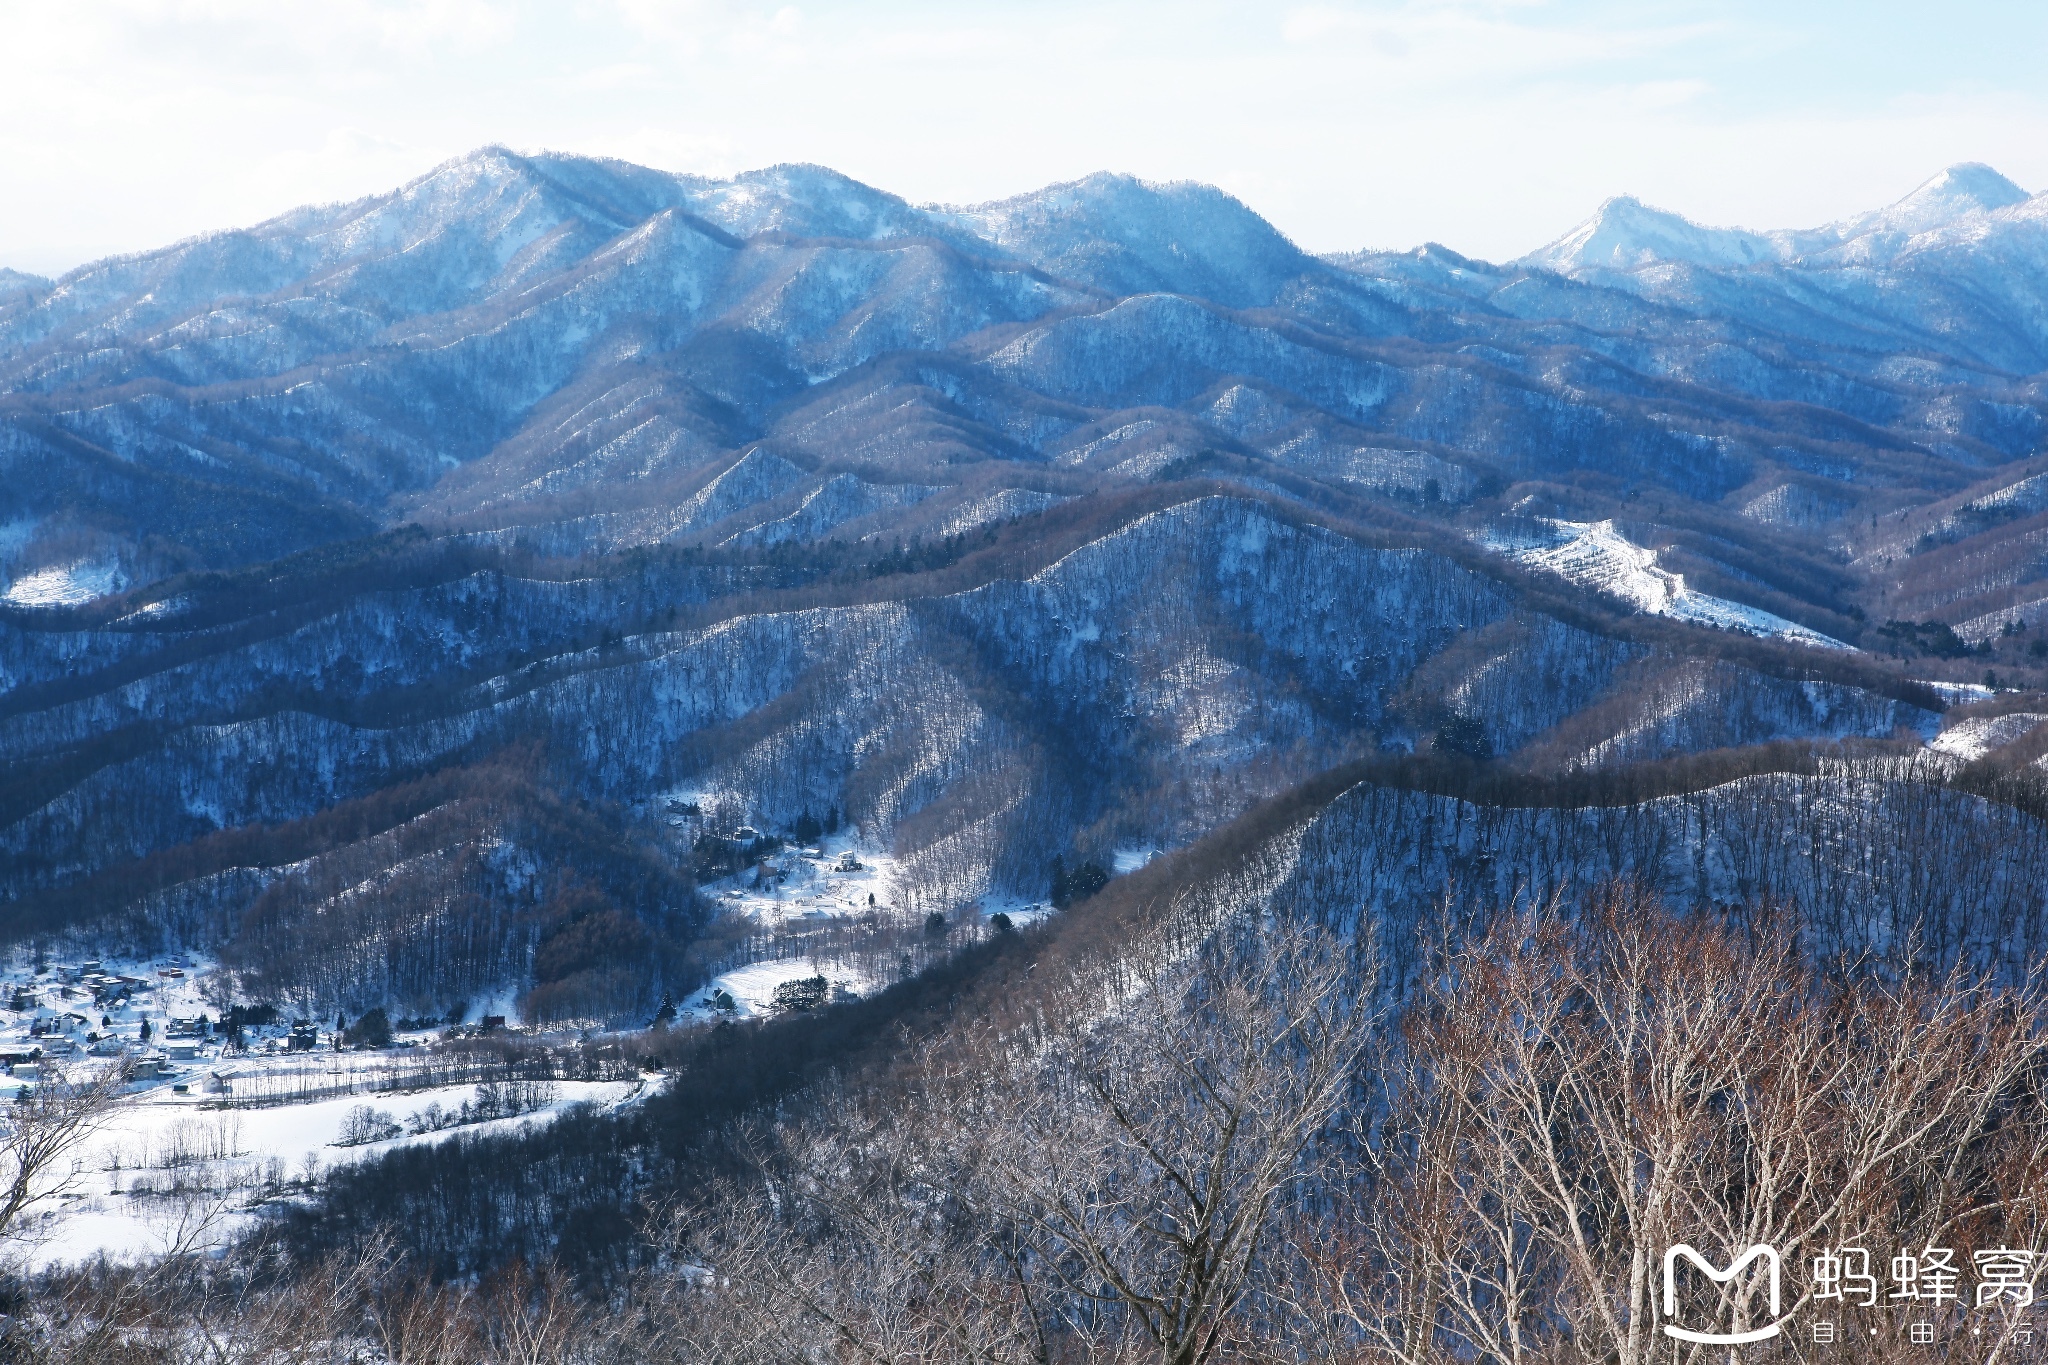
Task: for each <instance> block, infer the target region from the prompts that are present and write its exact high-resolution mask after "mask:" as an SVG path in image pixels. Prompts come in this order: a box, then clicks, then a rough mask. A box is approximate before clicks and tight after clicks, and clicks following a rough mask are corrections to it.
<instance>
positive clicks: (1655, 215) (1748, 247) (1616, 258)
mask: <svg viewBox="0 0 2048 1365" xmlns="http://www.w3.org/2000/svg"><path fill="white" fill-rule="evenodd" d="M1784 256H1785V248H1784V246H1783V244H1782V243H1781V242H1778V241H1775V240H1773V239H1772V238H1771V237H1769V236H1767V235H1765V234H1763V233H1760V232H1746V231H1744V230H1742V229H1741V228H1714V227H1703V226H1701V225H1700V224H1698V223H1695V222H1693V221H1691V220H1690V219H1687V218H1681V217H1680V216H1679V215H1677V214H1675V213H1671V212H1668V211H1666V210H1664V209H1658V208H1651V207H1650V206H1649V205H1648V204H1645V203H1643V202H1642V201H1641V200H1640V199H1637V198H1635V197H1634V196H1633V195H1626V194H1624V195H1621V196H1619V197H1617V198H1614V199H1610V200H1608V201H1607V202H1606V203H1604V204H1602V205H1601V206H1600V208H1599V209H1598V211H1596V212H1595V213H1594V214H1593V216H1592V217H1591V218H1588V219H1587V220H1586V221H1585V222H1583V223H1581V224H1579V225H1578V226H1577V227H1575V228H1573V229H1572V230H1571V231H1570V232H1567V233H1566V234H1565V235H1564V236H1562V237H1560V238H1558V239H1557V240H1556V241H1554V242H1552V243H1550V244H1549V245H1548V246H1543V247H1539V248H1537V249H1536V250H1535V251H1532V252H1530V253H1529V254H1528V255H1527V256H1524V257H1523V258H1522V259H1521V261H1520V264H1523V265H1533V266H1540V267H1542V268H1543V269H1545V270H1555V271H1557V272H1559V273H1560V274H1567V275H1569V274H1573V273H1576V272H1578V271H1582V270H1624V271H1625V270H1636V269H1639V268H1641V267H1643V266H1646V265H1653V264H1656V263H1658V262H1660V261H1689V262H1691V263H1693V264H1695V265H1708V266H1745V265H1756V264H1757V263H1759V262H1762V261H1777V260H1782V259H1784Z"/></svg>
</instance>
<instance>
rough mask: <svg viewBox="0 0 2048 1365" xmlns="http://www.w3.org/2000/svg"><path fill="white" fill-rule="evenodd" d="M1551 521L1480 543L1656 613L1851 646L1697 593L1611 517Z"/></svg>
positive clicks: (1768, 614)
mask: <svg viewBox="0 0 2048 1365" xmlns="http://www.w3.org/2000/svg"><path fill="white" fill-rule="evenodd" d="M1546 525H1548V526H1549V527H1550V528H1551V530H1552V531H1553V532H1554V533H1555V534H1554V536H1553V537H1552V538H1550V539H1548V540H1546V541H1543V542H1541V543H1535V544H1532V543H1529V542H1527V541H1522V540H1515V539H1511V538H1508V537H1503V536H1487V537H1482V539H1481V543H1482V544H1484V545H1486V547H1487V548H1488V549H1491V550H1493V551H1495V552H1496V553H1498V554H1503V555H1506V556H1507V557H1508V558H1509V559H1512V560H1514V561H1515V562H1516V563H1518V564H1524V565H1527V566H1528V567H1530V568H1532V569H1541V570H1543V571H1545V572H1547V573H1554V574H1556V575H1557V576H1558V577H1560V578H1562V579H1565V580H1566V581H1567V582H1570V583H1573V584H1576V585H1578V586H1579V587H1582V588H1592V589H1594V590H1596V591H1599V592H1604V593H1606V594H1607V595H1609V596H1610V597H1617V598H1620V599H1621V600H1622V601H1624V602H1626V603H1628V604H1629V605H1630V606H1632V607H1634V608H1635V609H1636V610H1637V611H1640V612H1644V613H1646V614H1648V615H1651V616H1668V617H1671V618H1672V619H1673V620H1677V621H1690V622H1693V623H1694V624H1696V625H1705V626H1718V627H1720V628H1721V629H1723V630H1737V631H1741V632H1743V633H1744V634H1747V635H1761V636H1767V637H1775V638H1777V639H1781V640H1793V641H1796V642H1798V643H1800V644H1806V645H1813V646H1815V647H1817V648H1821V649H1849V648H1851V646H1849V645H1846V644H1843V643H1842V642H1841V641H1840V640H1837V639H1835V638H1833V637H1832V636H1828V635H1823V634H1821V633H1820V632H1819V631H1817V630H1809V629H1807V628H1806V627H1805V626H1802V625H1799V624H1798V623H1796V622H1793V621H1788V620H1786V619H1785V618H1784V617H1782V616H1778V615H1775V614H1773V613H1771V612H1768V611H1765V610H1763V609H1762V608H1761V607H1750V606H1745V605H1743V604H1742V603H1740V602H1731V601H1729V600H1728V599H1727V598H1725V597H1714V596H1712V595H1710V594H1708V593H1703V592H1695V591H1694V590H1693V589H1691V588H1688V587H1687V586H1686V585H1685V575H1684V574H1677V573H1672V572H1670V571H1669V570H1667V569H1664V568H1660V567H1659V566H1658V564H1657V552H1656V551H1655V550H1652V549H1648V548H1646V547H1645V546H1641V545H1638V544H1636V543H1635V542H1634V541H1632V540H1630V539H1628V537H1626V536H1624V535H1622V534H1621V532H1619V531H1617V530H1616V529H1615V528H1614V523H1613V522H1612V521H1547V522H1546Z"/></svg>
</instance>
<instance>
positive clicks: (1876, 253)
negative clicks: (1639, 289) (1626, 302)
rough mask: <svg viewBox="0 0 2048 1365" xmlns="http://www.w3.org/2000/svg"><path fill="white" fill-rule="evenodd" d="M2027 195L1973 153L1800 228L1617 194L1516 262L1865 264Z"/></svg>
mask: <svg viewBox="0 0 2048 1365" xmlns="http://www.w3.org/2000/svg"><path fill="white" fill-rule="evenodd" d="M2028 202H2029V201H2028V196H2027V192H2026V191H2025V190H2023V189H2021V188H2020V187H2019V186H2018V185H2015V184H2014V183H2013V182H2012V181H2010V180H2008V179H2006V178H2005V177H2004V176H2002V175H2000V174H1999V173H1998V172H1997V171H1995V170H1993V169H1992V168H1991V167H1989V166H1986V165H1983V164H1982V163H1980V162H1974V161H1972V162H1964V163H1962V164H1960V165H1955V166H1951V167H1949V168H1948V169H1947V170H1945V171H1943V172H1942V173H1941V174H1940V175H1937V176H1935V177H1934V178H1933V179H1932V180H1929V181H1928V182H1927V183H1926V184H1924V185H1922V186H1920V187H1919V188H1918V189H1916V190H1914V191H1913V192H1912V193H1911V194H1909V195H1907V196H1906V197H1905V198H1903V199H1900V200H1898V201H1897V202H1896V203H1893V204H1889V205H1887V206H1886V207H1884V208H1881V209H1873V210H1872V211H1870V212H1869V213H1864V214H1859V215H1857V216H1856V217H1854V218H1847V219H1844V220H1842V221H1841V222H1838V223H1830V224H1828V225H1827V226H1825V227H1820V228H1812V229H1805V230H1799V229H1780V230H1776V231H1771V232H1750V231H1746V230H1744V229H1741V228H1717V227H1705V226H1702V225H1701V224H1698V223H1695V222H1692V221H1691V220H1690V219H1687V218H1682V217H1680V216H1679V215H1677V214H1675V213H1669V212H1667V211H1665V210H1663V209H1656V208H1651V207H1650V206H1648V205H1647V204H1644V203H1643V202H1642V201H1641V200H1639V199H1636V198H1634V197H1633V196H1630V195H1622V196H1620V197H1618V198H1615V199H1610V200H1608V201H1607V202H1606V203H1604V204H1602V205H1601V206H1600V208H1599V210H1598V211H1597V212H1596V213H1594V215H1593V216H1592V217H1591V218H1588V219H1587V220H1586V221H1585V222H1583V223H1581V224H1579V226H1577V227H1575V228H1573V229H1572V230H1571V231H1570V232H1568V233H1566V234H1565V235H1564V236H1562V237H1560V238H1558V239H1557V240H1556V241H1554V242H1551V243H1550V244H1549V245H1547V246H1543V247H1539V248H1538V249H1536V250H1535V251H1532V252H1530V253H1529V254H1528V255H1527V256H1524V257H1522V258H1521V260H1520V261H1519V262H1518V264H1521V265H1533V266H1539V267H1541V268H1543V269H1545V270H1555V271H1557V272H1559V273H1560V274H1566V275H1571V274H1579V273H1582V272H1610V271H1611V272H1629V271H1636V270H1640V269H1642V268H1643V267H1645V266H1652V265H1659V264H1663V263H1667V262H1687V263H1690V264H1693V265H1702V266H1709V267H1714V268H1719V269H1727V268H1740V267H1743V266H1751V265H1758V264H1765V263H1774V262H1791V261H1810V262H1813V263H1818V264H1828V263H1841V262H1853V263H1858V264H1868V263H1875V262H1882V261H1885V260H1889V259H1890V258H1892V257H1893V256H1896V255H1897V254H1898V253H1899V252H1900V251H1901V250H1903V249H1904V248H1905V247H1906V246H1907V245H1908V244H1909V243H1913V242H1915V241H1916V239H1924V238H1927V236H1928V234H1941V233H1944V232H1945V231H1947V230H1949V229H1954V228H1958V227H1969V226H1972V225H1980V224H1982V223H1984V222H1985V221H1987V220H1988V219H1989V218H1990V216H1991V215H1994V214H1997V213H1999V212H2000V211H2001V210H2005V209H2010V208H2013V207H2014V206H2015V205H2021V204H2026V203H2028Z"/></svg>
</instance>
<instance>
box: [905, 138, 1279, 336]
mask: <svg viewBox="0 0 2048 1365" xmlns="http://www.w3.org/2000/svg"><path fill="white" fill-rule="evenodd" d="M935 216H936V217H940V218H943V219H944V220H946V221H948V222H951V223H954V224H956V225H958V226H960V227H963V228H965V229H967V230H968V231H970V232H973V233H974V234H975V235H976V236H978V237H980V238H982V239H983V240H985V241H988V242H990V243H993V244H994V245H995V246H997V247H999V248H1001V249H1002V250H1003V251H1004V252H1005V253H1007V254H1010V255H1013V256H1017V257H1020V258H1022V259H1024V260H1027V261H1030V262H1031V263H1032V264H1034V265H1037V266H1039V267H1041V268H1043V269H1045V270H1046V271H1048V272H1050V273H1052V274H1055V275H1059V276H1061V277H1063V278H1067V279H1072V280H1078V281H1080V282H1082V283H1085V284H1090V285H1094V286H1095V287H1097V288H1099V289H1103V290H1106V291H1108V292H1110V293H1113V294H1139V293H1180V294H1198V295H1200V296H1202V297H1204V298H1210V299H1214V300H1216V301H1217V302H1219V303H1224V304H1229V305H1232V306H1235V307H1249V306H1253V305H1256V304H1264V303H1270V302H1272V300H1273V297H1274V295H1275V293H1276V292H1277V291H1278V290H1279V289H1280V287H1281V286H1282V285H1283V284H1284V283H1285V282H1286V281H1288V280H1290V279H1293V278H1295V277H1297V276H1299V275H1300V274H1301V273H1302V272H1303V271H1304V270H1309V269H1313V268H1314V267H1315V263H1314V262H1313V261H1312V260H1311V259H1310V258H1309V257H1307V256H1305V255H1303V254H1302V252H1301V251H1300V249H1299V248H1297V247H1296V246H1295V245H1294V243H1292V242H1290V241H1288V240H1287V238H1286V237H1285V236H1283V235H1282V234H1281V233H1280V232H1279V231H1278V230H1277V229H1275V228H1274V227H1273V225H1272V224H1271V223H1268V222H1267V221H1266V220H1265V219H1264V218H1261V217H1260V216H1259V215H1258V214H1256V213H1254V212H1252V210H1251V209H1249V208H1247V207H1246V206H1245V205H1244V204H1243V203H1242V202H1240V201H1239V200H1237V199H1235V198H1233V197H1232V196H1231V195H1228V194H1226V193H1224V192H1223V191H1222V190H1219V189H1217V188H1216V187H1215V186H1213V185H1203V184H1198V183H1196V182H1193V181H1185V180H1181V181H1168V182H1161V181H1152V180H1140V179H1139V178H1138V177H1136V176H1134V175H1122V174H1117V173H1113V172H1109V171H1098V172H1096V173H1095V174H1093V175H1090V176H1087V177H1084V178H1083V179H1080V180H1074V181H1069V182H1068V183H1066V184H1061V185H1048V186H1046V187H1045V188H1044V189H1040V190H1033V191H1032V192H1030V193H1029V194H1020V195H1018V196H1016V197H1015V198H1012V199H1004V200H999V201H997V202H994V203H987V204H975V205H971V206H969V207H966V208H957V209H940V210H936V211H935Z"/></svg>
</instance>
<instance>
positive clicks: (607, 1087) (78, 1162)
mask: <svg viewBox="0 0 2048 1365" xmlns="http://www.w3.org/2000/svg"><path fill="white" fill-rule="evenodd" d="M214 985H215V979H214V976H213V964H212V963H211V962H209V961H208V960H206V959H204V958H201V957H198V956H194V955H183V956H178V957H173V958H166V959H162V960H152V961H142V960H120V959H113V958H108V959H104V960H99V959H96V960H93V961H91V962H63V961H52V962H49V963H46V964H44V966H43V969H42V970H37V969H36V965H35V964H34V963H33V962H30V961H26V960H22V959H20V958H19V957H18V958H17V959H16V960H15V961H14V962H12V963H11V964H9V966H8V967H7V969H6V970H5V971H4V972H0V1052H6V1053H9V1054H11V1055H12V1056H13V1057H16V1058H31V1059H32V1060H27V1061H19V1062H15V1063H13V1064H11V1065H8V1066H0V1104H5V1103H8V1102H11V1101H12V1100H13V1099H14V1098H15V1097H16V1095H18V1094H19V1093H20V1092H21V1090H22V1089H23V1088H24V1087H30V1086H34V1085H37V1084H40V1083H42V1082H43V1081H44V1080H45V1079H47V1075H46V1073H47V1072H49V1071H50V1070H52V1069H61V1070H62V1071H63V1072H64V1073H65V1074H66V1075H67V1076H71V1077H74V1078H83V1077H85V1076H89V1075H91V1074H93V1073H95V1072H97V1071H98V1070H99V1069H100V1068H103V1067H106V1066H110V1065H113V1064H114V1063H115V1056H116V1055H118V1054H123V1053H125V1054H126V1055H127V1056H128V1058H129V1059H130V1060H131V1061H138V1060H139V1061H141V1062H142V1063H143V1065H142V1067H141V1069H140V1071H141V1074H140V1075H139V1078H138V1079H137V1080H136V1081H134V1082H133V1083H131V1085H130V1086H129V1089H128V1093H127V1094H126V1095H125V1096H124V1097H123V1098H122V1100H121V1102H120V1104H119V1106H118V1107H117V1108H116V1110H115V1111H114V1113H113V1114H112V1116H111V1117H110V1119H109V1120H108V1121H107V1122H106V1123H105V1124H104V1125H103V1126H102V1127H101V1128H99V1129H98V1130H97V1131H96V1132H95V1133H94V1134H93V1135H92V1136H91V1137H90V1138H89V1139H88V1140H87V1141H86V1142H85V1143H83V1144H82V1145H81V1147H80V1150H79V1151H78V1152H77V1153H76V1154H75V1155H74V1157H73V1158H72V1160H73V1161H74V1162H75V1169H74V1170H72V1171H71V1172H70V1174H69V1175H68V1177H67V1178H64V1179H63V1180H62V1181H61V1184H60V1187H59V1189H58V1190H57V1191H56V1192H57V1194H58V1196H59V1197H57V1198H55V1199H52V1200H51V1201H49V1202H48V1203H45V1204H43V1205H40V1206H38V1208H37V1209H36V1210H35V1212H34V1213H33V1214H32V1216H31V1218H30V1219H29V1221H28V1223H27V1225H26V1226H25V1228H24V1233H25V1239H26V1249H25V1253H24V1256H25V1259H26V1260H27V1261H28V1263H29V1264H31V1265H37V1266H41V1265H49V1264H52V1263H55V1262H60V1261H61V1262H76V1261H79V1260H82V1259H86V1258H89V1257H92V1256H96V1255H98V1254H100V1253H102V1252H104V1253H106V1254H107V1255H109V1256H113V1257H123V1256H134V1255H143V1254H153V1253H159V1252H162V1251H164V1250H166V1249H168V1248H169V1247H171V1246H174V1245H179V1246H190V1245H200V1246H204V1245H208V1244H213V1243H217V1242H219V1241H220V1240H222V1239H224V1238H226V1237H229V1236H231V1235H233V1234H234V1233H235V1232H236V1231H237V1230H239V1229H241V1228H243V1227H246V1226H247V1225H248V1224H249V1222H250V1221H251V1220H252V1219H253V1218H255V1217H257V1216H258V1211H259V1210H260V1208H261V1207H262V1206H263V1205H264V1204H265V1203H268V1202H271V1201H274V1200H279V1199H289V1198H293V1197H296V1196H297V1195H299V1194H302V1193H303V1192H304V1190H305V1188H306V1186H305V1184H304V1182H305V1180H306V1178H307V1175H308V1173H309V1171H312V1172H317V1171H320V1170H325V1169H327V1168H329V1167H331V1166H334V1165H336V1164H341V1163H346V1162H353V1161H360V1160H363V1159H365V1158H367V1157H372V1156H375V1155H377V1154H378V1153H381V1152H385V1151H388V1150H390V1149H391V1148H393V1147H395V1146H400V1145H403V1144H405V1143H413V1142H439V1141H442V1140H444V1139H445V1138H446V1137H448V1136H449V1135H450V1134H451V1133H456V1132H470V1133H476V1132H488V1131H491V1130H493V1129H503V1128H507V1127H511V1126H514V1125H517V1124H522V1123H546V1122H548V1121H549V1120H550V1119H551V1118H552V1117H553V1116H555V1115H557V1114H559V1113H561V1112H562V1111H563V1110H565V1109H567V1108H568V1107H569V1106H571V1105H574V1104H582V1103H590V1104H597V1105H616V1104H623V1103H630V1102H632V1101H633V1100H634V1099H636V1098H637V1097H638V1096H639V1095H641V1094H642V1093H644V1087H645V1083H644V1082H641V1081H608V1082H591V1081H543V1082H510V1083H507V1084H506V1085H504V1086H500V1087H498V1088H496V1089H489V1087H490V1083H489V1082H485V1083H484V1084H483V1085H481V1086H480V1085H478V1084H476V1083H464V1084H440V1085H434V1086H431V1087H426V1088H420V1089H404V1090H394V1089H392V1087H393V1086H394V1085H401V1084H407V1083H411V1082H416V1081H421V1080H438V1079H443V1078H445V1077H446V1076H448V1075H449V1074H450V1072H449V1071H448V1070H447V1069H446V1067H445V1065H443V1064H441V1063H438V1062H437V1063H436V1065H443V1069H442V1070H441V1071H439V1072H438V1073H437V1074H434V1075H424V1074H422V1073H423V1071H424V1070H425V1068H424V1067H423V1066H422V1063H424V1062H427V1061H429V1060H431V1059H432V1058H433V1056H434V1054H433V1050H432V1046H431V1042H432V1038H431V1035H411V1036H407V1037H406V1038H404V1039H403V1041H405V1042H408V1043H411V1044H412V1046H410V1047H406V1048H398V1049H393V1050H390V1051H386V1052H355V1051H349V1052H337V1051H334V1050H333V1042H332V1035H331V1034H330V1033H327V1032H324V1031H323V1032H322V1033H321V1034H320V1045H319V1047H318V1049H317V1050H316V1051H314V1052H311V1053H307V1052H297V1053H294V1052H291V1051H289V1050H288V1048H287V1046H286V1041H285V1035H287V1034H288V1033H289V1031H290V1026H289V1021H286V1022H284V1023H281V1024H279V1025H275V1026H269V1027H264V1028H251V1029H247V1030H245V1041H246V1043H247V1047H246V1049H245V1050H244V1051H241V1052H230V1051H229V1050H228V1049H227V1047H226V1040H225V1039H224V1038H223V1037H221V1036H220V1032H219V1030H218V1029H217V1028H210V1027H208V1026H207V1025H205V1024H202V1023H200V1022H199V1021H200V1019H201V1017H202V1016H204V1015H206V1014H207V1013H208V1012H209V1010H212V1011H214V1012H215V1013H216V1014H217V1011H218V1007H217V1005H211V1004H209V997H212V996H215V995H216V994H217V993H216V992H215V990H214ZM17 1005H18V1006H21V1008H13V1007H14V1006H17ZM213 1022H214V1023H215V1024H217V1023H218V1020H217V1018H216V1019H215V1020H214V1021H213ZM328 1022H331V1021H328ZM145 1028H146V1029H147V1036H145ZM487 1089H489V1093H488V1094H486V1093H484V1092H485V1091H486V1090H487ZM337 1092H340V1093H337ZM301 1095H303V1096H304V1098H303V1099H299V1098H295V1097H297V1096H301ZM274 1100H286V1101H289V1102H285V1103H271V1102H268V1101H274ZM465 1104H467V1105H468V1106H469V1108H468V1110H467V1112H465V1110H464V1106H465ZM365 1105H367V1106H369V1107H370V1108H372V1109H374V1110H376V1111H378V1112H379V1113H380V1114H381V1115H382V1116H383V1117H384V1118H385V1119H386V1120H388V1123H387V1124H385V1125H383V1127H384V1128H386V1129H388V1127H389V1125H391V1124H395V1125H397V1126H398V1128H399V1129H401V1130H403V1131H402V1132H400V1133H398V1134H397V1135H394V1136H390V1137H386V1138H383V1139H381V1140H379V1141H374V1142H361V1143H352V1144H350V1145H347V1146H336V1145H335V1144H336V1142H337V1141H338V1140H340V1139H341V1138H342V1137H343V1133H344V1125H345V1124H347V1123H348V1121H349V1115H350V1114H351V1112H352V1111H355V1110H357V1109H359V1108H361V1107H363V1106H365ZM436 1106H437V1107H438V1110H439V1113H438V1114H433V1113H430V1109H431V1108H432V1107H436Z"/></svg>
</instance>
